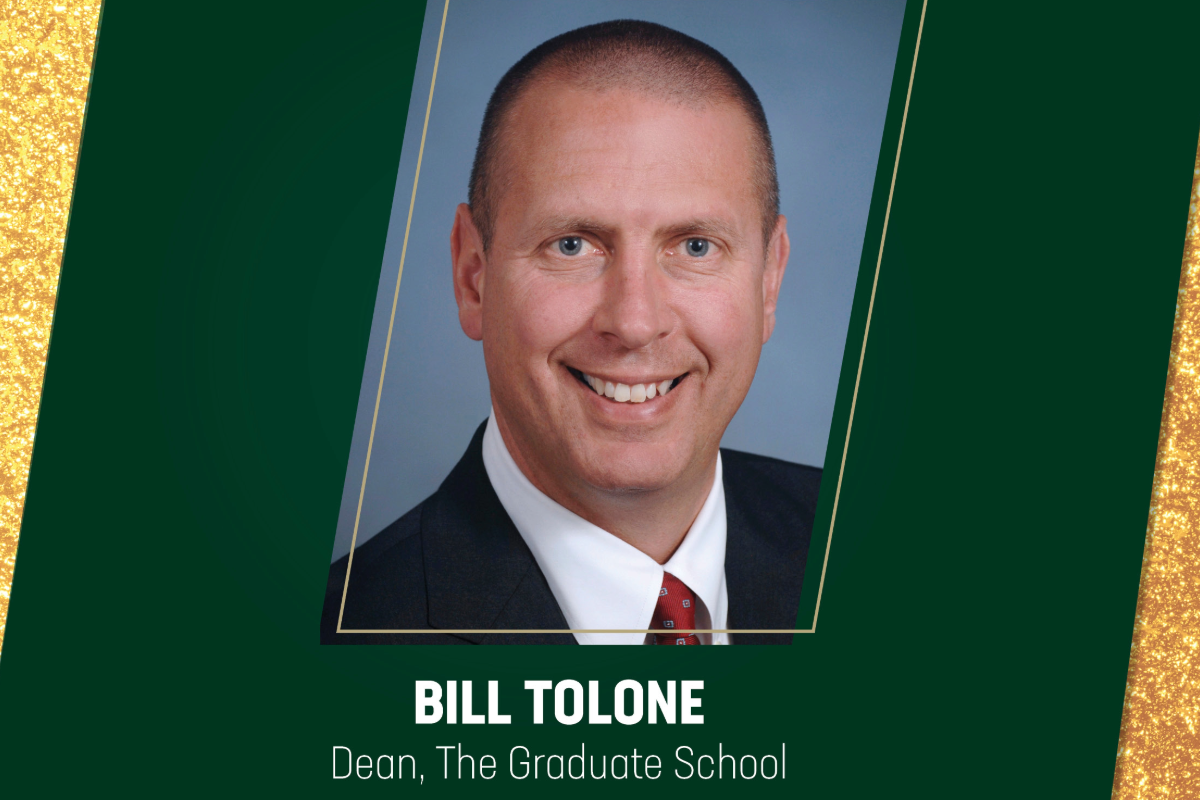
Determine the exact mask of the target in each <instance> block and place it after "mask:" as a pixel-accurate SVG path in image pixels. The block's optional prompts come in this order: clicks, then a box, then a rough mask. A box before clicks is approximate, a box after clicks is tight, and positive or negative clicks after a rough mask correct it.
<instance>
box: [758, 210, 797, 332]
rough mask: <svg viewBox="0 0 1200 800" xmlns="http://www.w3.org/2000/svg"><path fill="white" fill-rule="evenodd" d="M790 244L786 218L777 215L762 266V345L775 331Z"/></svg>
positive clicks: (790, 248)
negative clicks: (776, 312) (776, 311)
mask: <svg viewBox="0 0 1200 800" xmlns="http://www.w3.org/2000/svg"><path fill="white" fill-rule="evenodd" d="M791 251H792V243H791V241H790V240H789V239H788V235H787V217H785V216H783V214H780V215H779V219H777V220H775V230H774V231H772V233H771V239H770V241H769V242H768V244H767V257H766V261H765V264H764V266H763V344H766V343H767V340H768V339H770V338H771V333H772V332H773V331H774V330H775V308H776V306H777V305H778V304H779V287H780V286H781V285H782V284H783V273H784V271H785V270H786V269H787V262H788V254H789V253H791Z"/></svg>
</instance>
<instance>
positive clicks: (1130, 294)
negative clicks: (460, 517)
mask: <svg viewBox="0 0 1200 800" xmlns="http://www.w3.org/2000/svg"><path fill="white" fill-rule="evenodd" d="M968 5H969V6H970V7H966V6H968ZM422 11H423V9H422V8H421V7H420V6H419V5H401V4H398V3H393V2H374V3H372V2H340V3H336V4H334V3H328V4H317V3H299V2H293V3H288V4H276V5H271V6H267V5H264V4H229V5H226V6H224V7H221V6H217V5H213V4H203V5H200V6H196V5H194V4H165V5H164V4H154V5H140V6H139V5H137V4H128V3H124V4H118V3H111V4H108V5H107V7H106V8H105V12H104V18H103V23H102V30H101V35H100V40H99V49H98V51H97V58H96V71H95V77H94V84H93V90H92V95H91V98H90V102H89V108H88V112H87V124H86V130H85V135H84V140H83V149H82V154H81V157H80V162H79V173H78V185H77V191H76V196H75V205H74V209H73V212H72V217H71V226H70V231H69V237H68V241H67V247H66V257H65V261H64V266H63V277H62V283H61V289H60V294H59V306H58V314H57V318H56V321H55V328H54V334H53V341H52V346H51V357H50V361H49V367H48V371H47V377H46V384H45V393H44V399H43V404H42V408H41V418H40V424H39V428H38V439H37V446H36V450H35V453H34V459H33V468H32V479H31V482H30V486H29V494H28V500H27V504H26V509H25V519H24V524H23V529H22V532H21V542H20V551H19V553H18V559H17V570H16V579H15V585H14V594H13V599H12V604H11V611H10V617H9V624H8V631H7V638H6V640H5V642H4V651H3V659H2V660H0V779H3V780H4V782H5V783H4V793H5V796H13V797H23V796H30V795H32V794H34V793H35V792H36V793H39V794H44V793H47V792H49V791H51V790H53V791H55V792H62V791H64V790H84V791H87V790H90V789H96V788H99V787H102V786H110V785H111V786H115V787H119V788H123V789H125V790H127V791H130V792H131V793H135V794H142V793H145V794H155V795H174V794H180V793H188V792H192V791H194V792H197V793H203V794H211V793H212V792H213V791H217V792H225V791H228V792H232V793H237V794H241V793H245V792H249V791H252V790H264V791H267V790H269V791H272V792H278V793H283V792H285V791H286V792H288V793H295V792H305V793H312V794H328V793H331V792H332V793H334V794H346V793H349V792H358V793H370V792H374V793H381V792H383V793H389V794H390V795H391V796H395V795H396V793H397V792H409V791H413V792H420V793H424V794H427V795H429V796H441V795H445V794H449V793H452V792H454V791H462V790H477V791H478V790H485V789H486V790H490V791H500V792H501V793H518V792H520V793H526V792H531V793H547V794H548V793H551V792H556V793H561V792H563V791H570V792H578V793H580V794H583V795H589V796H600V795H601V794H610V793H611V792H614V791H622V792H627V791H634V792H639V793H645V792H648V791H650V790H656V789H661V788H663V787H664V785H665V783H666V781H667V780H669V779H666V778H664V780H662V781H659V782H658V783H649V784H648V783H646V782H642V783H640V784H635V783H634V782H632V781H629V782H626V783H614V782H598V783H578V782H573V783H570V784H566V785H564V783H559V782H549V781H541V782H539V783H536V784H535V783H532V782H531V781H525V782H515V781H512V780H509V779H507V778H504V777H499V778H497V779H496V780H494V781H493V782H491V783H487V784H485V783H483V782H481V781H479V782H476V783H475V784H471V785H461V784H458V783H450V784H447V783H445V782H443V781H442V780H441V779H440V777H438V775H440V759H439V758H437V757H438V755H439V754H438V752H437V751H435V750H434V749H433V748H434V746H435V745H437V744H454V743H455V742H459V741H461V742H463V744H464V746H465V747H467V748H469V749H470V750H472V751H474V752H475V753H482V752H492V753H495V754H497V755H499V756H501V761H502V762H503V756H504V754H506V753H507V751H508V748H509V747H511V746H512V745H515V744H524V745H527V746H530V747H532V748H542V751H543V752H566V753H570V752H573V751H577V749H578V743H579V742H580V741H583V740H585V739H586V741H587V742H588V747H589V750H590V752H593V753H602V752H609V753H614V752H629V751H630V750H631V749H632V748H633V747H637V748H638V749H639V752H640V753H645V752H647V751H649V752H656V753H659V754H660V755H663V756H666V757H668V758H666V759H664V760H669V756H670V754H671V753H672V752H673V750H674V748H675V747H676V746H678V745H681V744H689V745H691V746H693V747H695V748H697V749H698V750H699V749H702V748H708V747H710V746H711V747H712V748H713V749H714V750H715V748H716V743H717V742H724V743H725V746H726V747H727V748H728V749H731V750H733V751H735V752H737V753H765V752H768V751H772V750H777V749H778V746H779V743H780V742H782V741H786V742H787V744H788V756H789V759H788V779H787V781H786V782H781V781H778V780H777V781H774V782H771V783H764V782H756V783H754V784H752V786H753V788H754V790H756V791H761V792H771V793H777V794H789V795H795V796H803V797H806V798H833V797H891V796H920V797H954V798H959V797H1004V798H1009V797H1013V796H1037V797H1042V796H1044V797H1067V796H1070V797H1104V796H1107V793H1108V792H1109V787H1110V785H1111V781H1112V770H1113V765H1114V754H1115V751H1116V745H1117V736H1118V730H1119V723H1120V715H1121V702H1122V696H1123V689H1124V676H1125V670H1126V666H1127V661H1128V654H1129V642H1130V634H1131V628H1132V622H1133V614H1134V605H1135V599H1136V594H1137V580H1138V573H1139V568H1140V557H1141V552H1142V545H1143V541H1144V533H1145V525H1146V514H1147V507H1148V504H1149V498H1150V486H1151V477H1152V474H1153V467H1154V452H1155V445H1156V437H1157V430H1158V424H1159V416H1160V408H1161V402H1162V395H1163V389H1164V381H1165V375H1166V367H1167V361H1168V349H1169V342H1170V335H1171V323H1172V315H1173V312H1174V305H1175V292H1176V287H1177V283H1178V277H1179V267H1180V259H1181V255H1182V249H1183V236H1184V225H1185V220H1186V215H1187V207H1188V191H1189V185H1190V181H1191V178H1192V162H1193V157H1194V154H1195V149H1196V140H1197V133H1198V131H1200V102H1198V99H1197V92H1196V85H1197V84H1196V73H1195V68H1194V53H1195V48H1194V36H1195V32H1196V31H1197V30H1198V29H1200V7H1193V8H1192V9H1190V10H1188V11H1187V12H1186V13H1188V14H1191V16H1190V17H1184V16H1182V15H1183V14H1184V13H1185V11H1184V9H1183V8H1182V4H1181V7H1180V8H1172V9H1170V10H1165V9H1159V10H1155V11H1147V10H1145V9H1143V8H1141V7H1138V8H1136V10H1134V7H1131V6H1127V5H1123V6H1119V7H1115V8H1114V9H1112V10H1111V11H1108V10H1105V9H1104V8H1102V7H1098V6H1095V5H1087V6H1080V7H1078V8H1075V9H1051V8H1047V7H1045V6H1042V5H1036V6H1026V7H1024V8H1019V7H1012V8H997V7H995V6H994V5H991V4H989V5H988V6H986V7H985V6H982V5H979V4H963V3H949V2H937V1H935V2H933V3H931V7H930V9H929V11H928V16H927V19H926V25H925V32H924V38H923V40H922V42H921V50H920V61H919V67H918V70H917V79H916V84H915V88H914V90H913V95H912V105H911V109H910V113H909V118H908V127H907V131H906V134H905V142H904V150H903V158H902V161H901V165H900V171H899V178H898V181H897V184H896V194H895V203H894V206H893V209H892V217H891V222H890V227H889V230H888V238H887V247H886V250H885V255H884V259H883V268H882V271H881V274H880V279H879V290H878V297H877V300H876V306H875V312H874V317H873V319H872V324H871V336H870V346H869V348H868V351H867V356H866V363H865V367H864V371H863V378H862V388H861V392H860V394H859V398H858V407H857V411H856V417H855V424H854V434H853V439H852V441H851V445H850V454H849V458H848V463H847V466H846V470H845V483H844V486H843V491H842V497H841V507H840V509H839V516H838V525H837V532H836V536H835V539H834V543H833V548H832V550H831V554H830V562H829V564H830V566H829V574H828V577H827V581H826V585H825V593H824V597H823V599H822V606H821V615H820V621H819V625H818V633H817V634H815V635H806V636H799V637H797V640H796V644H795V645H794V646H792V647H791V648H737V647H734V648H703V649H702V650H700V651H686V652H684V651H674V650H671V649H670V648H663V649H661V650H660V649H658V648H612V649H595V648H593V649H588V650H583V649H580V648H559V649H550V648H497V649H488V648H433V647H428V648H420V647H417V648H321V647H320V646H318V644H317V621H318V617H319V615H320V610H321V602H322V594H323V588H324V584H325V576H326V570H327V568H328V563H329V553H330V545H331V542H332V536H333V529H334V524H335V518H336V515H337V508H338V501H339V496H340V493H341V489H342V481H343V477H344V474H345V468H346V457H347V452H348V449H349V444H350V434H351V427H352V423H353V416H354V411H355V404H356V399H357V396H358V391H359V385H360V380H361V376H362V372H361V370H362V364H363V357H364V353H365V348H366V342H367V334H368V327H369V322H370V315H371V310H372V302H373V294H374V291H375V287H376V283H377V278H378V274H379V273H378V270H379V269H380V258H381V255H382V251H383V243H384V235H385V230H386V226H387V220H388V212H389V205H390V202H391V197H392V191H393V187H394V181H395V176H396V169H397V165H398V159H399V149H400V142H401V136H402V132H403V125H404V117H405V111H406V109H407V106H408V94H407V93H408V91H409V88H410V85H411V76H412V69H413V63H414V59H415V56H416V47H417V41H418V37H419V33H420V23H421V15H422ZM911 21H912V20H910V22H911ZM907 30H908V32H909V33H908V35H909V36H911V35H912V33H913V28H912V27H911V25H910V27H909V28H908V29H907ZM904 71H905V72H906V70H904ZM906 83H907V75H901V76H900V77H899V80H898V84H900V96H902V95H903V88H904V87H903V84H906ZM894 96H895V95H894ZM896 110H897V109H896V107H895V104H893V109H892V112H893V113H892V115H891V116H890V119H891V123H890V125H891V127H890V128H889V130H890V132H891V133H890V136H894V134H895V132H896V131H895V123H896V122H897V117H896V115H895V112H896ZM885 147H886V142H885ZM883 171H884V172H890V165H888V164H885V165H884V169H883ZM887 182H888V180H887V177H886V176H883V177H881V181H880V183H878V184H877V189H878V187H879V186H886V184H887ZM877 199H878V198H877ZM881 213H882V206H881V205H876V207H875V209H874V210H873V212H872V223H871V224H872V231H878V230H879V226H880V224H881ZM872 236H874V234H872V235H869V236H868V242H870V241H872ZM875 240H876V241H877V237H876V238H875ZM868 249H870V248H868ZM870 256H871V254H870V253H868V254H867V257H865V258H864V262H867V266H868V268H870V267H873V263H871V262H873V258H871V257H870ZM870 271H871V270H870V269H868V273H869V272H870ZM865 288H867V287H866V284H865V282H864V281H863V280H860V293H859V299H858V301H857V306H856V309H857V310H856V314H855V320H856V322H855V324H856V326H859V327H858V328H856V330H858V329H860V328H861V324H862V320H863V312H864V310H865V309H864V307H863V302H864V301H865V293H864V292H863V291H861V290H863V289H865ZM851 338H852V341H853V338H854V337H853V336H852V337H851ZM856 361H857V352H856V351H853V350H852V355H851V357H850V359H849V362H851V363H848V365H847V369H846V371H845V373H844V374H845V375H846V376H852V375H853V372H854V368H855V366H856V364H855V363H853V362H856ZM842 388H843V392H842V395H841V402H840V405H839V412H838V414H839V416H838V420H837V421H835V426H834V430H835V431H836V430H839V429H843V430H844V419H845V415H846V413H847V411H848V407H847V406H848V402H847V401H848V399H849V396H848V394H847V393H846V391H845V390H846V389H847V388H848V385H847V384H846V383H845V381H844V382H843V387H842ZM830 447H831V452H833V453H838V454H840V448H841V442H840V441H838V440H837V437H835V438H834V441H833V442H831V446H830ZM414 457H419V455H414ZM835 463H836V459H831V460H830V462H829V464H830V465H831V466H832V465H834V464H835ZM831 472H832V470H831ZM830 499H831V498H830V497H828V496H826V498H825V500H824V503H825V512H826V513H828V502H829V500H830ZM566 677H574V678H577V679H580V680H585V681H586V680H589V679H598V680H602V681H604V682H605V684H606V685H609V684H610V683H611V682H612V681H615V680H616V679H619V678H626V677H629V678H655V679H659V680H665V679H670V678H675V679H685V678H686V679H703V680H705V681H706V682H707V689H706V691H705V693H704V698H705V700H704V712H705V715H706V719H707V721H706V724H705V725H703V726H699V727H690V726H689V727H688V728H683V727H678V726H677V727H674V728H664V727H661V726H656V727H654V728H651V727H648V726H645V725H642V726H638V727H636V728H624V727H622V726H617V728H619V729H600V728H596V729H589V728H587V727H586V726H579V727H576V728H563V727H561V726H558V725H556V724H550V725H546V726H544V727H542V728H534V727H532V726H530V725H528V719H529V711H528V701H527V699H526V698H527V694H526V693H525V692H524V691H523V690H522V689H521V688H520V686H521V683H520V682H521V681H522V680H524V679H527V678H551V679H560V678H566ZM415 678H436V679H442V680H445V679H464V678H467V679H472V678H473V679H475V680H476V681H484V680H487V679H489V678H493V679H498V680H500V681H501V682H502V684H503V688H504V690H505V695H504V697H505V706H506V708H505V710H507V711H510V712H511V713H513V714H514V723H516V724H514V725H513V726H512V727H511V728H500V729H496V728H463V727H461V726H460V727H456V728H447V727H445V726H436V727H433V728H426V727H422V728H421V729H417V728H416V727H415V726H414V725H413V723H412V715H413V701H412V693H413V689H412V681H413V679H415ZM335 744H342V745H346V746H349V747H352V748H354V750H355V751H356V753H357V752H358V751H359V750H365V751H367V752H370V753H373V754H378V753H383V752H391V753H405V752H411V753H414V754H416V756H417V758H418V760H419V763H420V766H421V771H422V772H423V773H424V774H425V775H426V781H425V785H424V786H423V787H419V788H417V787H411V786H396V785H391V784H388V783H384V782H358V781H337V782H334V781H332V780H331V779H330V753H331V748H332V746H333V745H335ZM435 773H436V774H435ZM671 783H672V784H673V786H674V788H684V787H687V788H688V789H689V790H690V791H694V792H697V793H699V794H701V795H715V794H717V793H722V795H723V796H728V794H727V793H728V792H729V791H730V790H731V789H738V788H743V787H740V781H739V782H738V784H731V783H728V782H726V783H716V782H708V783H701V782H700V781H698V780H693V781H691V782H689V783H687V784H679V783H675V782H674V781H671Z"/></svg>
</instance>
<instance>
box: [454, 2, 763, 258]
mask: <svg viewBox="0 0 1200 800" xmlns="http://www.w3.org/2000/svg"><path fill="white" fill-rule="evenodd" d="M542 77H553V78H559V79H564V80H566V81H568V82H571V83H574V84H576V85H582V86H584V87H586V88H592V89H596V90H604V89H609V88H613V87H616V86H622V87H629V88H633V89H635V90H638V91H642V92H646V93H648V94H651V95H657V96H665V97H667V98H669V99H671V100H673V101H676V102H682V103H686V104H690V105H694V104H707V103H709V102H711V101H712V100H713V99H714V98H716V99H718V100H724V101H730V102H733V103H735V104H736V105H738V106H739V107H740V108H741V109H742V110H743V111H744V112H745V114H746V116H747V117H748V118H749V119H750V122H751V128H752V129H753V134H754V138H755V139H756V140H757V141H756V142H755V145H756V147H755V150H756V152H755V153H754V173H755V174H754V176H753V180H754V183H755V187H756V188H757V190H758V192H759V194H760V196H761V198H762V207H763V238H764V241H768V240H769V239H770V236H771V232H772V230H773V229H774V226H775V219H776V217H778V215H779V177H778V174H777V172H776V168H775V150H774V148H773V147H772V145H771V132H770V129H769V128H768V127H767V115H766V113H765V112H764V111H763V107H762V103H761V102H760V101H759V99H758V95H757V94H755V92H754V89H753V88H752V87H751V86H750V84H749V82H747V80H746V79H745V78H744V77H742V73H740V72H738V70H737V68H736V67H734V66H733V64H731V63H730V61H729V59H727V58H725V56H723V55H721V53H719V52H718V51H717V50H715V49H714V48H712V47H710V46H709V45H707V44H705V43H704V42H701V41H699V40H698V39H693V38H692V37H691V36H688V35H686V34H683V33H680V32H679V31H676V30H673V29H671V28H668V27H666V26H664V25H658V24H655V23H653V22H643V21H641V20H631V19H622V20H614V21H612V22H601V23H598V24H595V25H587V26H584V27H582V28H576V29H575V30H573V31H568V32H567V33H563V34H560V35H558V36H555V37H554V38H553V39H549V40H547V41H545V42H543V43H542V44H540V45H538V46H537V47H535V48H534V49H532V50H530V51H529V52H528V53H526V54H525V56H524V57H522V58H521V60H520V61H518V62H517V63H516V64H514V65H513V66H512V67H511V68H510V69H509V70H508V72H506V73H505V74H504V77H503V78H501V79H500V82H499V83H498V84H496V88H495V90H494V91H493V92H492V96H491V99H490V100H489V101H488V104H487V110H486V111H485V112H484V114H483V125H482V126H481V128H480V131H479V143H478V145H477V146H476V148H475V162H474V164H473V165H472V167H471V184H470V188H469V195H468V202H469V205H470V208H471V216H472V218H473V219H474V221H475V225H476V227H477V228H479V231H480V234H481V236H482V238H483V246H484V249H485V250H486V249H487V248H488V246H489V245H490V243H491V239H492V235H493V233H494V227H493V225H494V221H495V204H496V201H497V199H498V197H499V195H500V193H501V191H500V188H499V187H497V185H496V184H497V182H498V180H497V178H498V176H497V175H496V162H497V160H498V156H499V150H500V144H501V133H502V129H503V127H504V123H505V118H506V117H507V116H508V114H509V112H510V111H511V110H512V108H513V106H514V105H516V102H517V101H518V100H519V99H520V97H521V95H522V93H523V92H524V91H525V90H526V89H527V88H529V86H530V85H531V84H533V83H534V82H535V81H536V80H537V79H539V78H542Z"/></svg>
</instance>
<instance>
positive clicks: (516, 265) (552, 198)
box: [452, 81, 788, 506]
mask: <svg viewBox="0 0 1200 800" xmlns="http://www.w3.org/2000/svg"><path fill="white" fill-rule="evenodd" d="M503 133H504V144H503V146H502V150H501V153H500V155H499V161H498V165H499V168H498V170H497V171H496V173H495V175H494V176H493V181H494V183H495V184H499V186H500V187H502V188H501V190H500V193H499V197H498V200H497V202H496V205H495V207H494V218H493V231H494V234H493V237H492V241H491V243H490V246H489V248H488V250H487V252H486V253H484V252H483V249H482V243H481V241H480V240H479V234H478V232H477V230H476V229H475V226H474V224H473V221H472V219H471V216H470V212H469V211H468V210H467V208H466V206H461V207H460V208H459V212H458V217H457V219H456V221H455V230H454V233H453V236H452V251H453V256H454V261H455V294H456V297H457V298H458V301H459V315H460V321H461V322H462V325H463V329H464V330H465V331H466V332H467V334H468V335H469V336H471V337H472V338H476V339H479V338H482V340H483V348H484V359H485V362H486V364H487V371H488V378H489V380H490V382H491V391H492V403H493V408H494V410H495V414H496V417H497V421H498V422H499V423H500V428H501V431H502V432H503V434H504V438H505V441H506V443H507V444H508V447H509V450H510V451H512V452H513V456H514V458H515V459H516V460H517V462H518V464H520V465H521V467H522V469H523V470H524V471H525V472H526V474H527V475H529V476H530V478H531V479H532V480H533V482H534V483H535V484H536V485H538V486H539V488H541V489H542V490H543V491H545V492H546V493H547V494H550V495H551V496H552V497H555V498H556V499H559V500H560V502H564V499H566V500H567V501H568V502H566V504H567V505H568V506H571V505H575V503H573V502H569V501H570V500H575V501H582V500H583V499H584V498H585V497H586V496H587V495H588V494H589V493H593V492H595V491H597V490H599V491H601V492H606V493H613V492H617V493H640V492H646V491H655V490H661V489H668V488H669V487H671V486H672V485H677V484H679V482H681V481H683V482H686V483H706V482H707V481H708V480H709V479H710V478H711V475H712V468H713V464H714V463H715V459H716V454H717V448H718V446H719V444H720V440H721V435H722V434H723V433H724V431H725V428H726V426H727V425H728V424H729V421H730V419H731V418H732V417H733V415H734V412H736V411H737V409H738V406H739V405H741V402H742V400H743V398H744V397H745V396H746V392H747V390H748V389H749V388H750V382H751V380H752V379H753V377H754V371H755V368H756V366H757V365H758V358H759V353H760V351H761V349H762V345H763V343H764V342H765V341H766V340H767V338H768V337H769V336H770V334H771V330H772V328H773V327H774V311H775V301H776V297H777V295H778V291H779V283H780V281H781V279H782V277H783V271H784V267H785V265H786V261H787V251H788V241H787V233H786V228H785V221H784V219H783V218H782V217H780V218H779V219H778V220H777V221H775V225H774V232H773V234H772V236H771V240H770V243H769V245H768V244H765V243H764V241H763V239H764V237H763V212H762V201H761V195H760V192H759V190H758V189H757V188H756V187H755V185H754V180H753V177H754V160H753V154H754V152H755V151H754V149H753V139H752V134H753V129H752V127H751V123H750V121H749V119H748V118H747V117H746V116H745V114H744V112H742V111H741V110H740V109H739V108H738V107H737V106H735V105H734V104H732V103H727V102H721V103H714V104H712V105H709V106H707V107H703V108H700V107H695V108H693V107H689V106H683V105H680V104H677V103H671V102H669V101H665V100H662V99H658V98H655V97H651V96H648V95H645V94H641V93H637V92H633V91H626V90H623V89H614V90H607V91H603V92H598V91H593V90H589V89H582V88H578V87H573V86H571V85H567V84H565V83H562V82H557V81H540V82H538V83H537V84H535V85H534V86H533V87H531V88H530V89H528V90H527V92H526V93H525V95H524V96H523V97H522V98H521V99H520V100H519V101H518V102H517V104H516V106H515V107H514V109H513V114H512V116H511V117H510V118H509V120H508V121H507V123H506V125H505V127H504V131H503ZM610 384H611V387H612V389H611V390H609V388H608V387H609V385H610ZM650 387H653V388H650ZM597 388H598V389H599V391H597ZM664 390H665V391H664ZM606 395H608V396H606ZM622 401H624V402H622Z"/></svg>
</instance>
